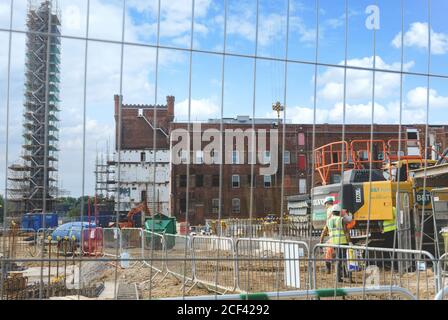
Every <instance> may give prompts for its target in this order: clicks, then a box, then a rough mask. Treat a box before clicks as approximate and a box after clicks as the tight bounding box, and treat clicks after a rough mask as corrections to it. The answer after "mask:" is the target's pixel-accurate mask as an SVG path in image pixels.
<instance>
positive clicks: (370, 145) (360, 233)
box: [311, 140, 443, 248]
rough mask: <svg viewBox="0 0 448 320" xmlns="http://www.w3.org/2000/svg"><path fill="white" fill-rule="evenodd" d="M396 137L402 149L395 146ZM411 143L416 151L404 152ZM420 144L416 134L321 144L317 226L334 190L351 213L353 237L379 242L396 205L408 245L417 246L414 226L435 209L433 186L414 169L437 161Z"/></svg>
mask: <svg viewBox="0 0 448 320" xmlns="http://www.w3.org/2000/svg"><path fill="white" fill-rule="evenodd" d="M397 142H398V144H402V145H403V150H405V151H404V152H402V151H401V150H400V149H399V150H398V151H397V150H396V146H397ZM408 146H412V148H413V151H414V152H406V149H407V148H406V147H408ZM394 147H395V148H394ZM372 150H373V151H374V152H372ZM415 150H419V152H415ZM420 150H421V148H420V145H419V141H417V140H389V141H387V142H385V141H382V140H373V141H372V140H353V141H351V142H350V143H348V142H346V141H338V142H333V143H330V144H327V145H324V146H322V147H320V148H317V149H316V150H315V151H314V157H315V170H316V171H317V173H318V175H319V177H320V180H321V181H320V182H319V184H318V185H316V186H314V188H312V217H311V221H312V226H313V228H314V229H316V230H322V229H323V227H324V226H325V223H326V218H327V214H326V209H325V206H324V199H325V198H326V197H328V196H332V197H333V198H334V199H335V203H340V204H341V206H342V208H343V210H344V211H346V212H347V214H351V215H352V216H353V221H354V222H352V223H351V224H350V227H351V230H350V236H351V237H352V240H353V242H363V243H365V240H366V239H367V238H368V239H369V244H371V243H372V242H375V245H378V246H381V242H382V240H383V239H382V228H383V221H386V220H393V210H394V209H393V208H394V207H395V208H396V209H398V210H397V212H398V214H399V217H398V219H399V221H400V226H401V228H402V229H401V231H403V234H406V235H407V237H406V238H407V240H406V241H405V242H406V243H407V245H406V247H407V248H415V233H416V228H415V226H416V225H418V220H419V213H421V212H422V211H431V210H432V204H431V197H430V191H431V189H432V188H428V187H427V188H425V189H423V188H421V187H416V186H415V184H414V182H413V177H412V171H413V170H418V169H420V168H424V167H425V166H426V167H431V166H434V165H436V163H437V161H436V160H429V159H424V157H423V156H422V152H420ZM439 156H442V157H443V155H440V154H439ZM414 212H415V213H416V214H414ZM367 232H368V233H369V235H367ZM367 236H368V237H367Z"/></svg>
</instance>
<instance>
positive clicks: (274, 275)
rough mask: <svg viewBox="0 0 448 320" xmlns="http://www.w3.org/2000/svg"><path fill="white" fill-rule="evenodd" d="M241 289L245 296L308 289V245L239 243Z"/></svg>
mask: <svg viewBox="0 0 448 320" xmlns="http://www.w3.org/2000/svg"><path fill="white" fill-rule="evenodd" d="M235 248H236V250H235V256H236V261H237V262H236V263H237V272H236V274H237V289H238V290H239V291H241V292H268V291H275V290H279V291H287V290H295V289H304V288H308V283H309V274H308V256H309V249H308V245H307V244H306V243H305V242H302V241H291V240H282V241H280V240H273V239H247V238H242V239H237V240H236V244H235Z"/></svg>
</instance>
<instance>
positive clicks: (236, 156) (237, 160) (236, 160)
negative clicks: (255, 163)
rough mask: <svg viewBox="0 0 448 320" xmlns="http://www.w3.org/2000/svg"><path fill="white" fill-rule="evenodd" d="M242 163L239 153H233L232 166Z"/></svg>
mask: <svg viewBox="0 0 448 320" xmlns="http://www.w3.org/2000/svg"><path fill="white" fill-rule="evenodd" d="M239 163H240V154H239V152H238V151H235V150H234V151H232V164H239Z"/></svg>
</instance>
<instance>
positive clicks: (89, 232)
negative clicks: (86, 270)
mask: <svg viewBox="0 0 448 320" xmlns="http://www.w3.org/2000/svg"><path fill="white" fill-rule="evenodd" d="M82 252H83V254H85V255H90V256H101V255H103V228H87V229H83V245H82Z"/></svg>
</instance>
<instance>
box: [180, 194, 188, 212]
mask: <svg viewBox="0 0 448 320" xmlns="http://www.w3.org/2000/svg"><path fill="white" fill-rule="evenodd" d="M179 208H180V212H181V213H185V212H186V211H187V199H185V198H181V199H180V200H179Z"/></svg>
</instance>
